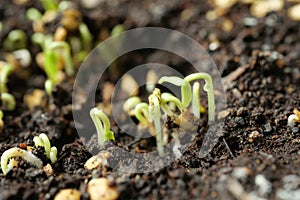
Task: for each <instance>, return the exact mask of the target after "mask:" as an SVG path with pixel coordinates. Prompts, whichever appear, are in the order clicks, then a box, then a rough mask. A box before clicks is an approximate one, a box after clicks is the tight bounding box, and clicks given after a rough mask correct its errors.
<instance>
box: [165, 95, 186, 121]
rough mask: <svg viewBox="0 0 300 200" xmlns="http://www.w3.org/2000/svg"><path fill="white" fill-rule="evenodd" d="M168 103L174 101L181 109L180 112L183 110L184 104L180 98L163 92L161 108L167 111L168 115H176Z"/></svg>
mask: <svg viewBox="0 0 300 200" xmlns="http://www.w3.org/2000/svg"><path fill="white" fill-rule="evenodd" d="M168 103H174V104H175V105H176V107H177V108H178V109H179V111H180V112H182V110H183V106H182V104H181V102H180V100H179V99H177V98H176V97H175V96H173V95H172V94H170V93H166V92H165V93H162V94H161V109H162V110H163V111H164V113H166V114H167V115H170V116H172V115H174V113H173V112H172V111H171V109H170V108H169V106H168Z"/></svg>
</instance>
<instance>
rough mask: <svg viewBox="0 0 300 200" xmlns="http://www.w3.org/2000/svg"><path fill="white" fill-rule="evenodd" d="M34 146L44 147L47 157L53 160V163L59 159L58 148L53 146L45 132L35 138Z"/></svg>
mask: <svg viewBox="0 0 300 200" xmlns="http://www.w3.org/2000/svg"><path fill="white" fill-rule="evenodd" d="M33 142H34V146H36V147H38V146H41V147H44V149H45V154H46V156H47V158H49V159H50V160H51V162H52V163H55V162H56V160H57V148H56V147H51V144H50V141H49V138H48V136H47V135H46V134H45V133H41V134H40V135H39V136H35V137H34V138H33Z"/></svg>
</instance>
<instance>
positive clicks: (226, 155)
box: [0, 0, 300, 200]
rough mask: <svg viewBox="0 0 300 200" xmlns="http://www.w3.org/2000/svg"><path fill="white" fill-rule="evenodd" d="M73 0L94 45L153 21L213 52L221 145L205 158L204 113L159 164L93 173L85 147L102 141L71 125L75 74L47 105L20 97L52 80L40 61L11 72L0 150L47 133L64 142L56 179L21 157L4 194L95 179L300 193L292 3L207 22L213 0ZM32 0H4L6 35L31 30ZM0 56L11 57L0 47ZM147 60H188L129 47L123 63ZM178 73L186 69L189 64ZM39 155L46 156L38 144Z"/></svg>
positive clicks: (247, 195) (297, 30) (149, 195)
mask: <svg viewBox="0 0 300 200" xmlns="http://www.w3.org/2000/svg"><path fill="white" fill-rule="evenodd" d="M74 2H75V3H76V5H78V9H79V11H80V12H81V13H82V16H83V21H84V22H85V23H86V24H87V25H88V27H89V28H90V30H91V32H92V34H93V35H94V38H96V39H95V43H96V41H97V40H98V34H99V32H100V31H101V30H104V29H106V30H111V29H112V27H113V26H114V25H116V24H119V23H122V24H123V25H124V26H125V29H132V28H135V27H143V26H157V27H164V28H170V29H173V30H177V31H180V32H182V33H184V34H186V35H188V36H190V37H192V38H193V39H195V40H196V41H197V42H199V43H200V44H201V45H202V46H203V47H204V48H205V49H206V50H207V51H208V52H209V54H210V56H211V57H212V59H213V61H214V62H215V63H216V65H217V66H218V67H219V70H220V71H221V75H222V80H223V84H224V88H225V93H226V101H227V104H226V107H225V108H223V110H222V113H223V115H222V116H221V114H220V117H221V118H222V119H223V120H224V123H223V124H222V127H220V129H219V128H216V134H219V135H218V136H220V137H218V138H217V140H218V142H217V145H215V146H214V147H213V149H212V150H211V151H210V152H209V153H208V155H207V156H205V157H203V158H202V157H201V156H199V151H200V147H201V145H202V142H203V132H205V130H206V128H207V127H206V117H207V116H204V119H201V120H200V124H203V127H200V128H199V131H198V133H197V136H196V138H195V139H194V141H193V142H192V144H191V145H190V146H189V147H188V149H187V151H186V152H185V154H184V155H183V156H182V157H181V158H180V159H177V160H176V161H174V162H172V163H171V165H169V166H167V167H165V168H163V169H161V170H159V171H155V172H149V173H139V174H130V173H120V172H118V171H116V170H114V169H112V168H110V167H108V166H101V167H99V168H98V169H94V170H87V169H85V168H84V164H85V162H86V161H87V160H88V159H89V158H90V157H91V156H92V155H91V154H90V153H89V151H88V150H90V149H88V148H96V147H91V145H90V146H89V147H87V146H86V145H84V144H88V143H93V142H90V141H85V140H84V139H83V138H79V136H78V134H77V131H76V128H75V125H74V121H73V115H72V109H71V107H70V105H71V104H72V88H73V82H74V77H68V78H67V79H66V80H64V82H63V83H62V84H61V85H59V86H57V87H56V88H55V91H54V93H53V97H47V103H48V105H52V107H51V109H49V108H45V107H35V108H34V109H33V110H29V109H28V108H27V106H26V105H25V104H24V102H23V97H24V95H25V94H28V93H30V92H31V91H32V90H33V89H36V88H39V89H43V83H44V81H45V80H46V76H45V74H44V72H43V71H42V70H41V69H40V68H39V67H38V66H37V64H36V63H35V62H34V63H33V64H32V66H30V67H31V69H30V73H31V75H30V76H29V77H28V78H24V77H20V76H18V75H17V74H12V75H11V76H10V77H9V82H8V88H9V91H11V93H12V94H13V95H14V96H15V98H16V100H17V106H16V109H15V110H14V111H5V112H4V119H3V121H4V123H5V128H4V130H3V132H2V133H1V134H0V155H2V153H3V152H4V151H5V150H7V149H8V148H10V147H16V146H20V144H21V143H25V144H26V145H27V146H32V145H33V142H32V138H33V137H34V136H36V135H38V134H39V133H43V132H44V133H47V135H48V136H49V139H50V141H51V143H52V145H53V146H56V147H57V148H58V161H57V162H56V163H55V164H53V165H52V168H53V170H54V173H53V175H51V176H47V175H46V174H45V172H44V171H43V170H42V169H37V168H35V167H33V166H31V165H30V164H28V163H26V162H25V161H22V160H20V162H19V167H18V168H13V169H12V170H11V171H10V172H9V173H8V174H7V175H6V176H4V175H3V173H2V171H1V172H0V177H1V181H0V199H53V198H54V197H55V195H56V194H57V193H58V192H59V191H60V190H61V189H64V188H74V189H77V190H79V191H80V193H81V199H89V193H88V192H87V182H88V181H89V180H90V179H91V178H98V177H107V178H109V179H110V180H113V182H114V184H115V185H116V187H117V190H118V192H119V199H181V200H182V199H300V158H299V157H300V124H296V125H295V126H294V127H289V126H287V118H288V116H289V115H290V114H292V113H293V109H294V108H298V109H300V93H299V89H300V88H299V84H300V73H299V69H300V62H299V61H300V24H299V22H296V21H293V20H291V19H289V18H288V17H287V13H286V10H287V6H289V5H290V4H291V3H288V4H287V5H286V8H284V9H282V10H281V11H278V12H270V13H268V14H267V15H266V16H265V17H263V18H255V17H253V16H252V15H251V13H250V5H249V4H241V3H237V4H235V5H233V6H232V7H231V8H230V9H229V11H228V12H227V13H224V15H222V16H219V17H218V18H217V19H215V20H213V21H210V20H208V19H207V18H206V13H207V11H209V10H212V9H213V6H212V5H211V4H209V1H198V0H185V1H177V0H174V1H165V2H160V1H150V0H146V1H139V0H134V1H126V0H122V1H101V2H102V3H101V5H99V6H96V7H94V8H92V9H86V8H84V7H82V6H79V5H80V1H79V0H77V1H74ZM32 6H34V7H37V8H39V9H41V10H42V7H41V5H40V3H39V2H35V1H30V3H28V4H26V5H21V6H20V5H15V4H14V3H12V2H11V1H8V0H3V1H2V2H1V5H0V21H2V23H3V29H2V31H1V33H0V41H3V40H4V38H5V37H6V36H7V34H8V33H9V31H11V30H13V29H16V28H18V29H22V30H24V31H25V32H26V34H27V35H28V36H30V35H31V34H32V33H33V30H32V28H31V22H30V21H29V20H27V19H26V18H25V10H26V9H27V8H29V7H32ZM153 8H160V9H161V12H154V9H153ZM183 13H185V14H187V13H188V17H183V16H184V15H183ZM245 19H250V20H252V21H253V22H254V25H249V24H247V23H246V22H245ZM228 20H229V21H230V22H231V23H233V27H232V29H230V30H229V31H225V30H224V29H223V25H224V24H226V23H227V22H228ZM55 23H57V22H56V21H54V22H53V23H52V24H49V26H48V27H47V31H48V32H53V30H54V29H55V27H57V24H55ZM212 38H214V41H217V44H218V46H217V48H212V47H211V45H210V44H211V43H212ZM28 47H29V50H30V52H31V53H32V55H36V53H37V52H38V51H39V49H38V48H37V47H36V46H34V45H32V44H31V42H30V41H28ZM0 48H1V49H2V48H3V43H2V42H1V43H0ZM0 57H1V59H2V60H3V59H4V57H5V54H4V51H3V50H0ZM148 61H157V62H159V63H162V64H166V65H169V66H174V67H175V68H180V66H183V65H186V64H187V63H185V62H184V61H183V60H182V59H178V58H174V56H172V55H168V56H166V55H165V54H163V53H161V52H155V51H148V52H143V51H141V52H136V53H133V54H130V55H128V57H125V58H121V59H120V61H119V62H118V64H119V65H122V66H128V69H129V68H130V66H136V65H139V64H142V63H146V62H148ZM128 69H127V70H128ZM184 69H186V68H184ZM124 70H126V69H124ZM181 70H182V71H183V73H185V74H189V71H188V70H186V71H185V70H183V69H181ZM110 73H113V75H112V74H110ZM122 73H123V71H114V72H107V74H106V76H105V77H104V80H103V81H109V82H111V83H116V81H117V79H118V77H119V75H120V74H122ZM102 89H103V84H102V83H100V84H99V88H98V91H99V93H97V94H99V95H97V96H96V101H102V99H103V97H102V96H101V93H102ZM224 113H225V114H224ZM217 114H218V113H217ZM87 120H90V119H87ZM111 121H113V119H112V118H111ZM91 126H92V124H91ZM217 126H218V125H216V127H217ZM111 129H112V130H113V131H114V132H116V142H115V143H116V144H118V145H120V146H124V145H126V144H128V140H130V139H131V138H127V137H126V136H124V134H122V133H120V132H118V131H119V129H118V127H116V125H114V123H112V127H111ZM219 130H220V131H219ZM91 134H93V132H91ZM133 144H134V143H133ZM149 145H150V147H148V148H155V142H153V141H152V143H151V141H150V143H149ZM151 145H152V146H151ZM135 147H139V148H140V150H141V151H142V150H147V148H146V149H143V148H142V147H141V144H140V143H139V142H137V143H136V144H134V145H131V146H129V145H128V146H127V148H129V150H132V148H135ZM148 150H149V149H148ZM34 153H35V154H37V155H39V157H40V158H42V159H43V161H44V164H45V163H47V158H45V157H43V156H44V155H43V154H42V153H41V149H37V150H36V152H34ZM108 162H113V161H112V160H108Z"/></svg>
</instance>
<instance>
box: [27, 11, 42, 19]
mask: <svg viewBox="0 0 300 200" xmlns="http://www.w3.org/2000/svg"><path fill="white" fill-rule="evenodd" d="M26 17H27V19H29V20H31V21H37V20H40V19H41V18H42V17H43V15H42V14H41V13H40V11H39V10H38V9H36V8H29V9H28V10H27V11H26Z"/></svg>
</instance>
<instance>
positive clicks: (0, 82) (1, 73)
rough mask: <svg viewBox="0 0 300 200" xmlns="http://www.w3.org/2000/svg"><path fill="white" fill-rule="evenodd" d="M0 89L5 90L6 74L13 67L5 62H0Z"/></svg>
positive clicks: (9, 72)
mask: <svg viewBox="0 0 300 200" xmlns="http://www.w3.org/2000/svg"><path fill="white" fill-rule="evenodd" d="M0 65H1V68H0V90H1V92H7V86H6V83H7V81H8V76H9V75H10V74H11V73H12V71H13V67H12V65H10V64H8V63H7V62H2V61H1V62H0Z"/></svg>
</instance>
